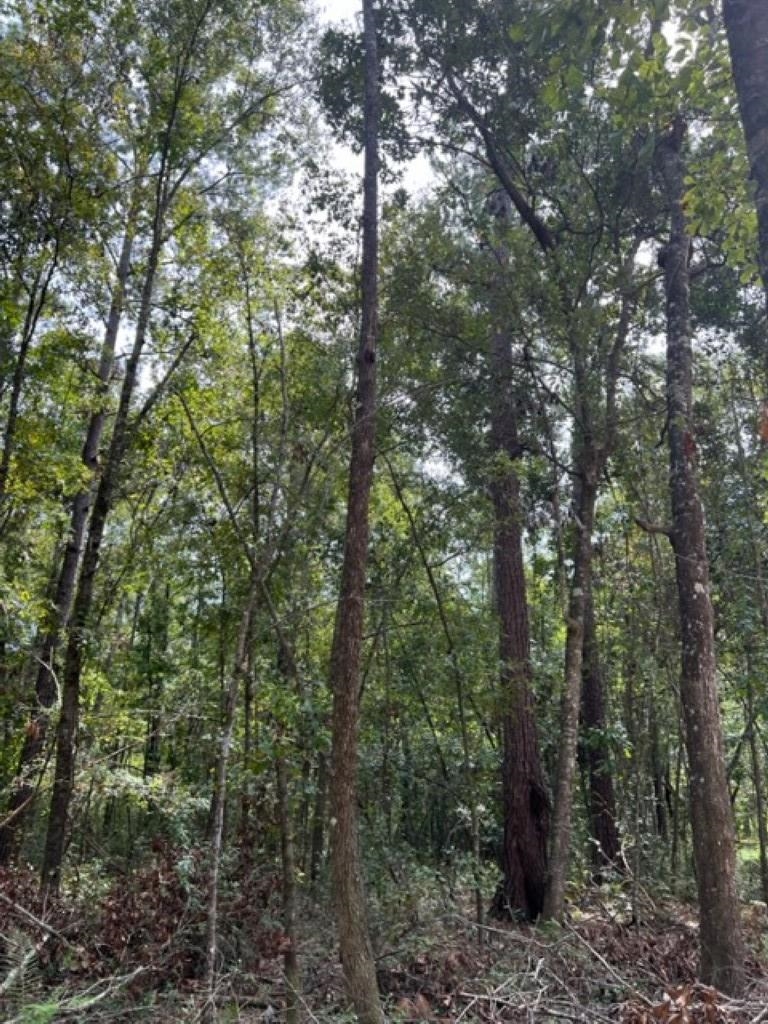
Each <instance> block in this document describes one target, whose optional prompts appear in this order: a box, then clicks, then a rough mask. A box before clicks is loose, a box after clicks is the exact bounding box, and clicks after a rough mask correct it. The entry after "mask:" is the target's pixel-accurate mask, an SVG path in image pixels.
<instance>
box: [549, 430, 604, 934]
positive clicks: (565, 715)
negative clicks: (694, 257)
mask: <svg viewBox="0 0 768 1024" xmlns="http://www.w3.org/2000/svg"><path fill="white" fill-rule="evenodd" d="M577 443H578V446H579V448H581V449H582V452H581V454H580V455H578V456H577V468H576V472H577V474H578V476H577V480H576V485H575V492H576V493H575V494H574V506H575V510H576V515H575V520H576V521H575V522H574V524H573V527H572V529H573V549H572V550H573V576H572V579H571V591H570V597H569V599H568V620H567V629H566V640H565V680H564V683H563V696H562V706H561V711H560V738H559V745H558V758H557V774H556V782H555V804H554V814H553V819H552V848H551V851H550V869H549V879H548V882H547V893H546V898H545V901H544V916H545V917H548V918H553V919H554V920H559V919H560V918H561V917H562V915H563V910H564V907H565V884H566V881H567V876H568V862H569V855H570V847H571V818H572V814H573V788H574V778H575V775H576V755H577V750H578V740H579V710H580V707H581V674H582V662H583V655H584V617H585V611H586V603H587V594H588V593H589V590H590V588H591V586H592V530H593V526H594V520H595V502H596V500H597V480H598V471H597V460H596V459H595V458H594V456H593V454H592V452H591V450H590V447H589V442H586V441H584V440H583V439H580V440H579V441H578V442H577Z"/></svg>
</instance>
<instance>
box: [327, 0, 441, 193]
mask: <svg viewBox="0 0 768 1024" xmlns="http://www.w3.org/2000/svg"><path fill="white" fill-rule="evenodd" d="M317 9H318V11H319V14H320V21H321V23H324V24H328V23H329V24H339V23H341V22H344V21H354V19H355V18H356V17H357V16H358V15H360V14H361V12H362V0H318V3H317ZM333 159H334V162H336V163H338V164H339V165H340V166H341V167H343V168H344V169H345V170H350V171H354V172H355V173H357V174H362V168H363V163H362V154H355V153H352V152H351V151H350V150H348V149H346V147H344V146H338V145H337V146H334V154H333ZM433 180H434V174H433V172H432V169H431V167H430V165H429V161H428V160H427V158H426V157H424V156H418V157H416V159H415V160H411V161H410V162H409V163H408V165H407V166H406V167H405V168H404V169H403V175H402V179H401V180H400V181H398V183H397V184H398V185H402V186H403V187H404V188H406V189H407V190H408V191H409V192H418V191H420V190H422V189H424V188H426V187H427V186H428V185H429V184H430V183H431V182H432V181H433Z"/></svg>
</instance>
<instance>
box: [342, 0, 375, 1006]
mask: <svg viewBox="0 0 768 1024" xmlns="http://www.w3.org/2000/svg"><path fill="white" fill-rule="evenodd" d="M363 38H364V46H365V112H364V113H365V120H364V124H365V128H364V130H365V176H364V183H363V268H362V282H361V285H362V317H361V330H360V347H359V351H358V357H357V371H358V380H357V401H356V404H355V413H354V425H353V428H352V453H351V458H350V467H349V496H348V502H347V522H346V538H345V545H344V562H343V567H342V578H341V588H340V593H339V603H338V608H337V612H336V623H335V628H334V635H333V647H332V652H331V684H332V689H333V713H332V729H331V735H332V746H331V782H330V806H331V820H332V823H333V827H332V832H331V875H332V882H333V896H334V904H335V911H336V920H337V925H338V931H339V947H340V953H341V961H342V966H343V969H344V978H345V981H346V984H347V989H348V992H349V996H350V999H351V1000H352V1003H353V1005H354V1008H355V1012H356V1014H357V1016H358V1018H359V1020H360V1021H361V1022H362V1024H381V1022H382V1021H383V1014H382V1010H381V1003H380V1000H379V991H378V984H377V981H376V970H375V965H374V961H373V953H372V950H371V944H370V937H369V933H368V923H367V920H366V909H365V894H364V888H363V878H362V865H361V863H360V849H359V841H358V817H357V751H358V733H359V717H360V664H361V650H362V639H363V625H364V614H365V608H364V604H365V576H366V566H367V561H368V537H369V524H368V509H369V503H370V493H371V485H372V482H373V464H374V458H375V439H376V345H377V336H378V208H377V207H378V165H379V153H378V126H379V96H378V77H379V70H378V54H377V46H376V25H375V17H374V5H373V0H363Z"/></svg>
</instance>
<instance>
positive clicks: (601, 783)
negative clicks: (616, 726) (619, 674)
mask: <svg viewBox="0 0 768 1024" xmlns="http://www.w3.org/2000/svg"><path fill="white" fill-rule="evenodd" d="M582 677H583V687H582V693H581V716H582V723H583V725H584V730H585V733H586V737H585V740H586V742H585V744H584V761H585V762H586V765H587V774H588V778H589V821H590V836H591V839H592V844H593V845H592V864H593V867H594V873H595V881H597V882H599V881H600V880H601V877H602V871H603V870H605V869H608V870H609V871H610V870H617V869H620V868H621V860H620V855H621V843H620V840H619V830H618V827H617V824H616V821H617V815H616V797H615V795H614V791H613V776H612V774H611V767H610V762H609V759H608V757H607V752H606V744H605V740H604V738H603V737H602V736H601V733H602V731H603V730H604V729H605V724H606V714H605V695H604V688H603V673H602V666H601V664H600V650H599V647H598V642H597V629H596V626H595V609H594V603H593V599H592V588H591V587H590V590H589V593H588V594H587V604H586V609H585V612H584V663H583V666H582Z"/></svg>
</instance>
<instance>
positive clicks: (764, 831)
mask: <svg viewBox="0 0 768 1024" xmlns="http://www.w3.org/2000/svg"><path fill="white" fill-rule="evenodd" d="M752 671H753V666H752V658H751V653H750V652H749V651H747V720H748V722H749V753H750V758H751V761H752V785H753V786H754V790H755V815H756V817H757V839H758V843H759V857H760V898H761V899H762V900H763V902H764V903H768V827H766V820H765V788H764V787H765V782H764V774H763V758H762V754H761V750H760V747H759V746H758V743H757V731H756V729H755V717H756V715H757V710H756V708H755V689H754V685H753V683H752Z"/></svg>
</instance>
